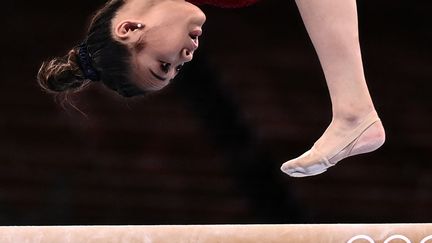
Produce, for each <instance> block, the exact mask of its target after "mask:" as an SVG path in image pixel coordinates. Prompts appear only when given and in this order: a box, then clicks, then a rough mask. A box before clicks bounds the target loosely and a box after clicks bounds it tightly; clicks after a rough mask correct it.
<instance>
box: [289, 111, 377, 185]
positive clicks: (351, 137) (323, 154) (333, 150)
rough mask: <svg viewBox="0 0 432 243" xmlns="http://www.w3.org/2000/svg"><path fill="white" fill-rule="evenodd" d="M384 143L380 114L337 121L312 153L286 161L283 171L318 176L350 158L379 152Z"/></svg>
mask: <svg viewBox="0 0 432 243" xmlns="http://www.w3.org/2000/svg"><path fill="white" fill-rule="evenodd" d="M384 141H385V132H384V127H383V125H382V123H381V121H380V119H379V117H378V115H377V113H376V111H372V112H370V113H369V114H367V115H366V116H363V117H358V118H352V119H340V120H339V121H337V120H333V121H332V123H331V124H330V126H329V127H328V128H327V130H326V131H325V132H324V134H323V135H322V136H321V137H320V138H319V139H318V141H316V142H315V144H314V145H313V147H312V148H311V149H310V150H308V151H307V152H305V153H304V154H302V155H301V156H300V157H297V158H295V159H292V160H290V161H288V162H285V163H284V164H283V165H282V167H281V170H282V171H283V172H285V173H286V174H288V175H290V176H292V177H305V176H313V175H318V174H321V173H323V172H325V171H326V170H327V168H329V167H331V166H334V165H335V164H336V163H337V162H339V161H340V160H342V159H344V158H346V157H349V156H353V155H357V154H363V153H368V152H372V151H374V150H376V149H378V148H379V147H381V145H382V144H383V143H384Z"/></svg>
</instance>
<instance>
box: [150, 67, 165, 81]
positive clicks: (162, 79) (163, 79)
mask: <svg viewBox="0 0 432 243" xmlns="http://www.w3.org/2000/svg"><path fill="white" fill-rule="evenodd" d="M149 70H150V73H151V74H152V75H153V77H155V78H156V79H159V80H160V81H166V80H167V79H166V78H162V77H161V76H159V75H157V74H156V73H155V72H153V70H151V69H149Z"/></svg>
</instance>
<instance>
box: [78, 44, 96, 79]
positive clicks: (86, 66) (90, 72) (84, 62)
mask: <svg viewBox="0 0 432 243" xmlns="http://www.w3.org/2000/svg"><path fill="white" fill-rule="evenodd" d="M78 49H79V50H78V65H79V67H80V69H81V71H82V72H83V74H84V78H86V79H90V80H91V81H95V82H96V81H99V80H100V76H99V72H98V71H97V70H96V68H94V66H93V60H92V57H91V55H90V53H89V51H88V46H87V43H85V42H83V43H81V44H80V45H79V46H78Z"/></svg>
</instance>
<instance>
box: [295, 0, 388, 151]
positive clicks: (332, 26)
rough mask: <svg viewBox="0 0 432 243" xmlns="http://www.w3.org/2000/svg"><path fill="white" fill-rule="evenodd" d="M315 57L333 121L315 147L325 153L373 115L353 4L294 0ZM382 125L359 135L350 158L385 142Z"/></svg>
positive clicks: (344, 0)
mask: <svg viewBox="0 0 432 243" xmlns="http://www.w3.org/2000/svg"><path fill="white" fill-rule="evenodd" d="M296 3H297V6H298V8H299V11H300V14H301V16H302V19H303V22H304V24H305V27H306V29H307V31H308V34H309V37H310V39H311V41H312V43H313V45H314V47H315V50H316V52H317V54H318V57H319V60H320V63H321V66H322V69H323V71H324V75H325V78H326V82H327V87H328V89H329V92H330V98H331V102H332V114H333V119H332V122H331V123H330V126H329V127H328V128H327V130H326V131H325V132H324V134H323V135H322V136H321V137H320V138H319V139H318V141H317V142H316V143H315V145H314V146H315V147H316V148H317V149H318V150H320V151H321V152H323V154H326V153H328V152H329V151H331V150H332V148H333V147H335V146H337V145H338V144H339V143H340V141H342V140H344V139H345V137H347V136H348V135H349V134H350V132H351V131H352V130H353V129H354V128H355V127H357V126H358V124H360V123H361V122H363V120H364V119H365V117H366V116H367V115H368V114H370V113H371V112H374V111H375V108H374V105H373V102H372V99H371V96H370V94H369V90H368V87H367V84H366V79H365V76H364V71H363V63H362V56H361V50H360V43H359V34H358V20H357V6H356V1H355V0H296ZM384 138H385V133H384V128H383V126H382V123H381V122H377V123H374V124H373V125H372V126H371V127H369V128H368V129H367V130H365V132H364V133H362V134H361V136H360V137H359V139H358V141H356V145H355V146H354V148H353V150H352V153H351V154H352V155H354V154H357V153H361V151H362V149H363V148H364V147H368V150H370V151H371V150H374V149H376V148H378V147H379V146H381V145H382V143H383V142H384ZM356 150H357V151H356Z"/></svg>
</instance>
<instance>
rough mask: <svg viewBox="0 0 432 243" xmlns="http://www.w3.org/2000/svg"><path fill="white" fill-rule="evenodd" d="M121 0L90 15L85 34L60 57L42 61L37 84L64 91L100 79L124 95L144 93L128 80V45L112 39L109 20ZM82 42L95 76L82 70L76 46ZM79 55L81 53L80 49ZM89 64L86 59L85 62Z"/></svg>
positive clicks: (58, 91)
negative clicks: (91, 76)
mask: <svg viewBox="0 0 432 243" xmlns="http://www.w3.org/2000/svg"><path fill="white" fill-rule="evenodd" d="M123 4H124V0H111V1H109V2H108V3H106V4H105V6H104V7H102V8H101V9H100V10H99V11H98V12H97V13H96V15H95V16H94V17H93V19H92V21H91V23H90V26H89V30H88V33H87V36H86V38H85V40H84V42H82V44H81V45H77V46H75V47H74V48H72V50H70V51H69V53H68V54H67V55H66V56H64V57H56V58H53V59H52V60H50V61H46V62H44V63H42V66H41V67H40V69H39V73H38V75H37V80H38V83H39V85H40V86H41V87H42V88H43V89H44V90H45V91H47V92H49V93H53V94H68V93H75V92H78V91H81V90H82V89H83V88H85V87H86V86H88V85H89V84H90V83H92V82H93V81H101V82H102V83H103V84H104V85H105V86H107V87H109V88H110V89H112V90H114V91H116V92H117V93H119V94H120V95H122V96H124V97H132V96H137V95H143V94H145V91H143V90H141V89H139V88H138V87H137V86H135V85H134V84H132V82H131V81H130V79H131V78H130V77H131V65H130V59H131V53H130V51H129V49H128V48H127V47H126V46H125V45H123V44H121V43H120V42H118V41H116V40H114V38H113V36H112V33H111V22H112V19H113V18H114V17H115V15H116V13H117V11H118V10H119V9H120V8H121V7H122V6H123ZM83 46H85V48H86V51H87V52H88V53H86V55H88V56H89V57H90V58H89V59H90V60H91V63H90V64H91V66H92V68H94V71H95V72H96V73H98V75H97V76H98V78H97V79H99V80H97V79H95V78H91V79H90V78H89V76H88V75H86V74H87V73H85V70H84V71H83V65H84V64H83V63H82V62H83V60H82V58H80V49H82V47H83ZM81 57H82V53H81ZM85 64H87V65H88V64H89V63H85Z"/></svg>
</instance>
